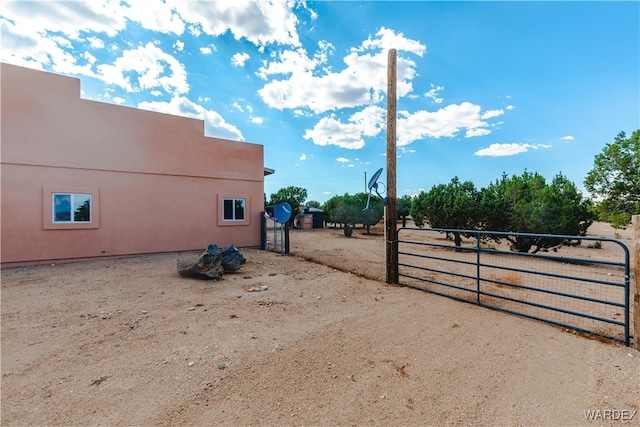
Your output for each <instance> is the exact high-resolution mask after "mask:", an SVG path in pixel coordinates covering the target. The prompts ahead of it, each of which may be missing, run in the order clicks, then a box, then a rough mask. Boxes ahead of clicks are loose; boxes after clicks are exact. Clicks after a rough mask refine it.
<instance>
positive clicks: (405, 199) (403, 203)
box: [396, 195, 411, 227]
mask: <svg viewBox="0 0 640 427" xmlns="http://www.w3.org/2000/svg"><path fill="white" fill-rule="evenodd" d="M410 211H411V196H408V195H404V196H402V197H400V198H399V199H397V200H396V212H397V213H396V215H397V216H398V218H402V226H403V227H406V226H407V216H409V214H410Z"/></svg>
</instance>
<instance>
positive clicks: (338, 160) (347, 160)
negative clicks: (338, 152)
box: [336, 157, 349, 163]
mask: <svg viewBox="0 0 640 427" xmlns="http://www.w3.org/2000/svg"><path fill="white" fill-rule="evenodd" d="M336 162H340V163H349V159H345V158H344V157H338V158H337V159H336Z"/></svg>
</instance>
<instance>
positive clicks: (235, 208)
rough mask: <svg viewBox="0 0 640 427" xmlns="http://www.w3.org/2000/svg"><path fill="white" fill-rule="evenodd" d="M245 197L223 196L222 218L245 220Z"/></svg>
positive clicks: (225, 219) (226, 219)
mask: <svg viewBox="0 0 640 427" xmlns="http://www.w3.org/2000/svg"><path fill="white" fill-rule="evenodd" d="M246 205H247V201H246V200H245V199H235V198H227V197H225V198H223V199H222V220H223V221H244V220H245V218H246Z"/></svg>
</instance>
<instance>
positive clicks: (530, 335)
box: [0, 228, 640, 426]
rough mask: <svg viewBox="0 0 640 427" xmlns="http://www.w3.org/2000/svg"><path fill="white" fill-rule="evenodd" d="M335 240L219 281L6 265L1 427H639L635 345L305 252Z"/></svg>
mask: <svg viewBox="0 0 640 427" xmlns="http://www.w3.org/2000/svg"><path fill="white" fill-rule="evenodd" d="M598 232H599V231H598ZM339 233H340V231H339V230H335V229H325V230H309V231H308V230H304V231H303V230H294V231H293V232H292V237H291V238H292V241H291V246H292V252H293V253H298V254H299V256H294V255H291V256H281V255H280V254H277V253H273V252H265V251H259V250H253V249H243V250H242V252H243V254H244V256H245V257H246V259H247V263H246V264H245V265H244V266H243V268H242V269H241V270H240V271H238V272H237V273H233V274H226V275H225V276H224V279H223V280H221V281H218V282H209V281H201V280H197V279H187V278H182V277H180V276H178V274H177V272H176V260H177V259H178V257H183V256H185V254H177V253H171V254H160V255H152V256H140V257H134V258H124V259H111V260H99V261H89V262H80V263H69V264H56V265H44V266H34V267H18V268H6V269H3V270H2V288H1V295H0V297H1V312H2V324H1V326H2V330H1V332H2V336H1V370H2V384H1V386H2V388H1V397H2V402H1V403H2V406H1V424H2V425H3V426H18V425H20V426H27V425H28V426H40V425H50V426H54V425H74V426H75V425H77V426H88V425H91V426H102V425H128V426H129V425H131V426H132V425H157V426H176V425H189V426H194V425H234V426H235V425H394V426H397V425H523V424H526V425H618V424H625V425H640V414H638V413H637V411H638V410H640V398H639V396H640V353H639V352H637V351H635V350H633V349H630V348H627V347H624V346H621V345H618V344H613V343H605V342H601V341H598V340H592V339H588V338H585V337H582V336H578V335H576V334H573V333H569V332H566V331H564V330H562V329H559V328H556V327H553V326H550V325H547V324H543V323H540V322H536V321H532V320H528V319H524V318H521V317H517V316H513V315H509V314H505V313H500V312H495V311H492V310H488V309H484V308H480V307H477V306H474V305H471V304H466V303H462V302H457V301H455V300H451V299H448V298H443V297H439V296H435V295H431V294H427V293H423V292H419V291H416V290H412V289H409V288H404V287H398V286H390V285H386V284H384V283H382V282H380V281H375V280H370V279H367V278H365V277H362V275H359V274H350V273H347V272H343V271H339V270H337V269H334V268H330V267H327V266H324V265H319V264H317V263H312V262H308V261H306V260H305V256H300V254H302V253H304V252H305V248H307V249H308V248H310V247H313V248H316V249H314V250H317V248H321V249H322V250H324V251H335V252H339V251H341V250H343V251H344V246H342V245H344V244H345V241H347V240H348V239H346V238H340V235H339ZM623 233H626V232H625V231H623ZM354 235H355V236H356V238H358V236H359V235H358V230H356V233H354ZM599 235H606V236H608V237H613V230H612V229H610V228H608V229H606V228H602V233H601V234H599ZM622 239H623V240H624V239H627V240H629V236H627V235H626V234H623V235H622ZM203 249H204V248H203ZM367 253H368V252H367ZM342 256H343V257H348V256H349V255H348V252H346V251H345V252H343V253H342ZM379 264H382V261H381V260H380V262H379ZM370 265H371V268H374V267H375V268H377V266H378V264H376V263H372V264H370ZM377 274H378V273H376V274H374V276H375V275H377ZM589 416H591V417H594V418H595V419H593V420H589V419H588V417H589Z"/></svg>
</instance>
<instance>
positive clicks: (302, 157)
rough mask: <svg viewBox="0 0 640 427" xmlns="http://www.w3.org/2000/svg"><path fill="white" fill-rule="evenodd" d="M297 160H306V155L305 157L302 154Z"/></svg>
mask: <svg viewBox="0 0 640 427" xmlns="http://www.w3.org/2000/svg"><path fill="white" fill-rule="evenodd" d="M299 160H307V155H306V154H303V155H302V156H300V159H299Z"/></svg>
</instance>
